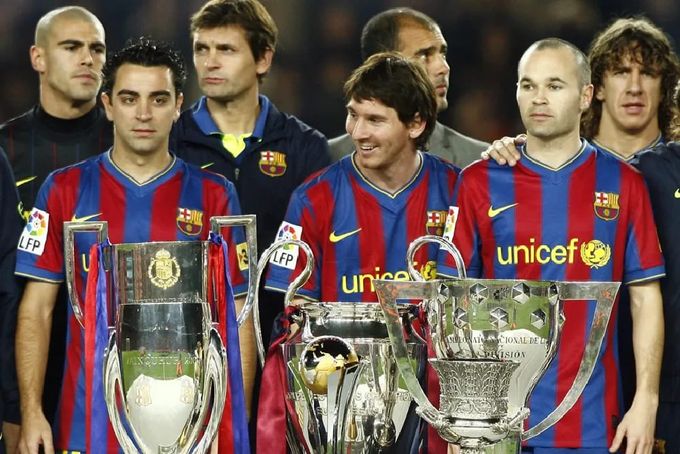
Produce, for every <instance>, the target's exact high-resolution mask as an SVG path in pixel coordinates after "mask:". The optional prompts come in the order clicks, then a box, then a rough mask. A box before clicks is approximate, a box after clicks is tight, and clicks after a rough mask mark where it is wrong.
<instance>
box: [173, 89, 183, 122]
mask: <svg viewBox="0 0 680 454" xmlns="http://www.w3.org/2000/svg"><path fill="white" fill-rule="evenodd" d="M183 102H184V93H182V92H179V93H177V101H175V115H173V121H177V120H179V116H180V114H181V113H182V103H183Z"/></svg>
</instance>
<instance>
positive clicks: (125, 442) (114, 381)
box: [104, 330, 138, 454]
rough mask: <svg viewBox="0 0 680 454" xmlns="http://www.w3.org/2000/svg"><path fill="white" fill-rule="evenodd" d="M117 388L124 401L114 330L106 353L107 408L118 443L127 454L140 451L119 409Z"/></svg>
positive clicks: (105, 386) (105, 385) (133, 429)
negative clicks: (126, 428) (127, 429)
mask: <svg viewBox="0 0 680 454" xmlns="http://www.w3.org/2000/svg"><path fill="white" fill-rule="evenodd" d="M116 390H118V391H119V392H120V395H121V396H122V397H123V401H124V400H125V394H124V393H123V385H122V379H121V372H120V361H119V359H118V346H117V345H116V333H115V331H113V330H112V331H111V334H110V335H109V346H108V348H107V349H106V353H105V354H104V392H105V393H106V394H105V395H106V409H107V410H108V412H109V418H110V419H111V426H112V427H113V431H114V432H115V433H116V438H118V443H120V446H121V447H122V448H123V452H125V453H126V454H128V453H135V452H138V449H137V446H136V445H135V443H134V441H132V438H130V436H129V435H128V433H127V431H126V430H125V426H124V425H123V420H122V419H121V417H120V412H119V411H118V404H117V401H118V400H117V399H116ZM130 430H132V432H133V434H134V433H135V428H134V427H132V426H131V425H130Z"/></svg>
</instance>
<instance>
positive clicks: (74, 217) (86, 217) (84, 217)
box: [71, 213, 101, 222]
mask: <svg viewBox="0 0 680 454" xmlns="http://www.w3.org/2000/svg"><path fill="white" fill-rule="evenodd" d="M100 214H101V213H95V214H89V215H87V216H83V217H82V218H77V217H76V215H75V214H74V215H73V217H72V218H71V222H85V221H89V220H90V219H93V218H96V217H97V216H99V215H100Z"/></svg>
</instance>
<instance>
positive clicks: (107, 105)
mask: <svg viewBox="0 0 680 454" xmlns="http://www.w3.org/2000/svg"><path fill="white" fill-rule="evenodd" d="M101 100H102V105H103V106H104V110H105V111H106V118H108V119H109V121H113V112H112V109H113V105H112V104H111V97H110V96H109V94H108V93H107V92H105V91H103V92H102V94H101Z"/></svg>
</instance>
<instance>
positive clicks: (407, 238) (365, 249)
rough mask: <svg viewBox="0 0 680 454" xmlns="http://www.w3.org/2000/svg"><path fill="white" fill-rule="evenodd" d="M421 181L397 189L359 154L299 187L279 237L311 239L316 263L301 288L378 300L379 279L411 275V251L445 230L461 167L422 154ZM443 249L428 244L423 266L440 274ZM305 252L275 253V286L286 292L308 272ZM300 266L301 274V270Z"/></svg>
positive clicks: (428, 273)
mask: <svg viewBox="0 0 680 454" xmlns="http://www.w3.org/2000/svg"><path fill="white" fill-rule="evenodd" d="M420 157H421V164H420V168H419V169H418V171H417V172H416V174H415V175H414V176H413V179H412V180H411V181H410V182H409V183H408V184H406V185H405V186H404V188H403V189H401V190H400V191H398V192H397V193H395V194H389V193H387V192H385V191H383V190H381V189H379V188H377V187H376V186H375V185H373V184H371V183H370V182H369V181H368V180H367V179H366V177H364V176H363V175H362V174H361V172H360V171H359V169H358V168H357V167H356V165H355V164H354V161H353V159H352V156H348V157H346V158H343V159H342V160H340V161H339V162H337V163H335V164H333V165H332V166H330V167H328V168H326V169H324V170H322V171H321V172H320V173H317V174H316V175H313V176H312V177H310V178H309V179H308V180H307V181H306V182H305V183H304V184H302V185H301V186H300V187H299V188H298V189H296V190H295V192H294V193H293V195H292V196H291V201H290V204H289V205H288V211H287V213H286V217H285V218H284V222H283V224H282V225H281V228H280V229H279V232H278V238H277V239H280V238H283V237H294V238H295V237H296V238H298V239H300V238H301V239H302V240H303V241H305V242H307V243H308V244H309V245H310V247H311V249H312V251H313V253H314V260H315V262H314V263H315V267H314V271H313V273H312V276H311V278H310V279H309V281H308V282H307V284H305V286H304V287H303V288H302V289H300V291H299V294H300V295H301V296H303V297H306V298H309V299H313V300H321V301H348V302H352V301H377V297H376V294H375V289H374V288H373V279H400V280H407V279H408V278H409V277H408V272H407V270H406V250H407V248H408V245H409V243H410V242H411V241H413V240H414V239H416V238H417V237H419V236H422V235H425V234H428V233H429V234H434V235H441V234H442V232H443V228H444V222H445V220H446V213H447V210H448V207H449V205H450V204H451V200H452V195H453V188H454V185H455V182H456V177H457V175H458V169H457V168H456V167H454V166H453V165H452V164H449V163H447V162H445V161H443V160H441V159H440V158H438V157H436V156H432V155H430V154H428V153H420ZM436 250H437V248H436V246H431V247H430V246H428V247H423V248H421V249H420V250H419V251H418V253H417V254H416V257H415V259H416V262H417V264H416V268H417V269H419V270H420V271H421V273H422V274H423V275H424V276H425V277H430V278H431V277H434V275H435V274H436ZM296 257H297V251H296V250H293V252H292V255H291V249H289V250H287V251H284V250H280V251H279V252H278V253H277V254H275V255H274V257H273V259H272V262H271V263H272V264H273V265H274V266H271V267H270V274H269V276H268V279H267V287H268V288H271V289H275V290H279V291H285V290H286V289H287V287H288V284H289V282H291V281H292V279H293V278H294V277H295V276H297V274H298V273H299V271H300V270H301V269H302V267H303V264H304V260H297V263H296V260H295V258H296ZM295 268H297V269H296V270H295V271H293V269H295Z"/></svg>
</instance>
